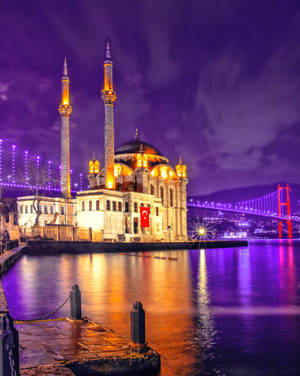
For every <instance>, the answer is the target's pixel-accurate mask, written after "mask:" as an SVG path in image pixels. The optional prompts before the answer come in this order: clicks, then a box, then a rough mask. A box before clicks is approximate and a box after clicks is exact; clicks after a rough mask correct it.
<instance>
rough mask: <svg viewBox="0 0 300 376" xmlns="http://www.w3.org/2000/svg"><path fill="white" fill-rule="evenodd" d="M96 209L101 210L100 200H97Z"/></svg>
mask: <svg viewBox="0 0 300 376" xmlns="http://www.w3.org/2000/svg"><path fill="white" fill-rule="evenodd" d="M96 210H100V201H99V200H97V201H96Z"/></svg>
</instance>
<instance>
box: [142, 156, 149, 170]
mask: <svg viewBox="0 0 300 376" xmlns="http://www.w3.org/2000/svg"><path fill="white" fill-rule="evenodd" d="M143 167H144V168H148V156H147V154H144V155H143Z"/></svg>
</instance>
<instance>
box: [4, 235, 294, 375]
mask: <svg viewBox="0 0 300 376" xmlns="http://www.w3.org/2000/svg"><path fill="white" fill-rule="evenodd" d="M143 255H148V256H151V257H143ZM154 256H163V257H167V258H168V257H172V258H177V261H176V260H168V259H167V260H166V259H158V258H154ZM74 283H78V284H79V286H80V289H81V293H82V310H83V314H84V315H86V316H88V317H89V318H92V319H93V320H95V321H98V322H100V323H102V324H104V325H106V326H108V327H110V328H112V329H114V330H115V331H117V332H118V333H120V334H122V335H125V336H127V337H129V336H130V333H129V330H130V320H129V313H130V309H131V306H132V304H133V303H134V302H135V301H137V300H139V301H141V302H142V303H143V306H144V309H145V311H146V335H147V341H148V342H149V344H150V345H151V347H153V348H154V349H156V350H157V351H158V352H159V353H160V354H161V356H162V369H161V375H172V376H173V375H228V376H235V375H237V376H241V375H247V376H252V375H255V376H256V375H259V376H260V375H264V376H266V375H270V376H271V375H272V376H273V375H274V376H276V375H293V376H294V375H300V355H299V354H300V243H298V242H295V241H294V242H292V241H281V242H280V241H261V242H258V243H253V244H250V245H249V247H245V248H224V249H207V250H204V249H200V250H182V251H164V252H157V251H153V252H145V253H142V252H141V253H138V254H136V255H134V256H133V255H132V254H131V255H123V254H99V253H97V254H96V253H95V254H80V255H67V254H62V255H53V256H49V255H45V256H23V257H22V258H21V259H20V260H19V262H18V263H17V264H15V265H14V266H13V267H12V268H11V269H10V270H9V272H8V273H7V274H6V275H5V276H4V277H3V286H4V289H5V293H6V297H7V301H8V305H9V308H10V312H11V315H12V316H13V317H15V318H22V319H31V318H35V317H39V316H41V315H42V314H45V313H48V312H50V311H52V310H53V309H54V308H55V307H56V306H58V305H59V304H60V303H61V302H63V301H64V299H65V298H66V296H67V295H68V294H69V291H70V288H71V286H72V285H73V284H74ZM68 315H69V306H68V305H65V306H64V307H63V308H62V309H61V310H60V311H59V312H57V313H56V314H55V315H54V317H61V316H68Z"/></svg>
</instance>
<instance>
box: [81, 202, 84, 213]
mask: <svg viewBox="0 0 300 376" xmlns="http://www.w3.org/2000/svg"><path fill="white" fill-rule="evenodd" d="M81 210H82V211H85V201H82V202H81Z"/></svg>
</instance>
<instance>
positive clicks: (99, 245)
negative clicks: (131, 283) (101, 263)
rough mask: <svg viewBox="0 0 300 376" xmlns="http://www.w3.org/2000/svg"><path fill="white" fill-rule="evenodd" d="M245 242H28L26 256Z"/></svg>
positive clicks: (226, 245)
mask: <svg viewBox="0 0 300 376" xmlns="http://www.w3.org/2000/svg"><path fill="white" fill-rule="evenodd" d="M247 246H248V241H246V240H206V241H197V242H89V241H76V242H70V241H53V240H32V241H28V243H27V247H26V249H25V252H26V254H49V253H50V254H53V253H92V252H104V253H106V252H107V253H108V252H140V251H155V250H157V251H163V250H183V249H201V248H206V249H207V248H233V247H247Z"/></svg>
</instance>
